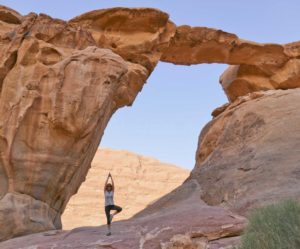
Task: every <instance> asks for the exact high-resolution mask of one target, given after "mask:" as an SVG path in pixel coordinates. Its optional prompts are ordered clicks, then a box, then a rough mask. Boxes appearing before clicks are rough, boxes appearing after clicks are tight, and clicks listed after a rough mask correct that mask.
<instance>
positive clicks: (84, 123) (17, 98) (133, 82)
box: [0, 7, 172, 240]
mask: <svg viewBox="0 0 300 249" xmlns="http://www.w3.org/2000/svg"><path fill="white" fill-rule="evenodd" d="M136 11H137V10H130V9H124V12H125V16H126V13H129V14H130V13H131V12H136ZM140 11H141V12H143V11H144V12H145V13H144V12H143V16H144V17H145V18H146V19H147V17H148V16H149V18H150V19H151V18H152V15H154V16H155V15H157V16H159V18H160V16H162V17H164V18H162V17H161V18H162V20H161V21H158V24H159V25H154V26H153V27H152V29H150V30H149V31H148V30H141V32H142V33H143V34H145V35H147V33H149V32H150V33H151V34H153V33H155V34H156V36H157V39H152V41H148V40H147V41H146V42H147V45H148V46H149V47H151V48H153V49H154V47H156V46H157V47H160V46H164V45H165V43H166V41H165V39H164V38H162V37H167V34H166V33H168V31H167V30H168V29H169V25H170V24H169V23H168V18H167V15H166V14H164V13H162V12H160V11H158V10H153V11H152V10H149V11H147V10H140ZM138 12H139V11H138ZM153 13H154V14H153ZM98 14H99V15H98ZM129 14H128V15H129ZM101 16H102V15H101V13H96V15H95V16H94V17H95V18H96V19H97V22H101V20H102V19H101ZM75 20H77V21H80V20H81V18H80V17H79V18H77V19H75ZM105 20H106V21H108V23H109V24H112V22H111V20H107V15H104V21H105ZM106 21H105V22H106ZM0 22H1V50H0V55H1V62H0V86H1V98H0V151H1V154H0V182H1V188H0V198H1V200H0V221H1V226H5V227H6V229H5V230H3V229H1V232H0V240H4V239H7V238H11V237H14V236H19V235H22V234H26V233H32V232H38V231H43V230H47V229H53V228H60V227H61V222H60V216H61V213H62V212H63V211H64V209H65V207H66V204H67V202H68V200H69V199H70V197H71V196H72V195H73V194H74V193H76V191H77V189H78V188H79V186H80V184H81V183H82V182H83V181H84V179H85V176H86V174H87V171H88V169H89V167H90V163H91V161H92V158H93V156H94V154H95V152H96V150H97V147H98V144H99V142H100V140H101V137H102V134H103V131H104V129H105V127H106V124H107V122H108V121H109V119H110V117H111V115H112V114H113V113H114V112H115V111H116V110H117V108H119V107H122V106H124V105H130V104H132V102H133V100H134V98H135V97H136V95H137V93H138V92H139V91H140V90H141V88H142V86H143V84H144V82H145V80H146V78H147V77H148V76H149V74H150V71H151V70H152V67H150V66H149V67H147V68H146V66H144V64H143V63H141V64H136V63H135V62H134V60H133V59H131V58H127V57H126V56H123V58H122V57H120V56H119V55H117V54H116V53H114V52H113V51H112V50H111V49H105V46H99V45H98V44H99V41H98V40H97V41H95V40H94V38H93V35H92V34H91V33H90V32H89V30H88V29H84V28H83V27H82V26H81V25H80V24H74V22H75V21H71V22H65V21H62V20H58V19H52V18H51V17H49V16H47V15H44V14H41V15H36V14H34V13H31V14H29V15H27V16H24V17H22V16H21V15H19V14H18V13H16V12H15V11H12V10H10V9H8V8H6V7H1V8H0ZM109 24H108V28H109V29H112V27H110V26H109ZM128 25H129V26H130V25H131V23H130V22H129V23H128ZM171 26H172V25H171ZM124 27H125V26H124V23H122V28H124ZM104 31H105V30H104ZM116 31H117V32H119V31H120V30H116ZM129 31H130V30H129ZM137 35H138V34H137ZM109 37H110V35H108V36H107V39H109ZM128 46H131V45H130V42H129V44H128ZM140 47H144V44H143V43H142V44H138V45H137V48H140ZM140 52H141V57H142V58H143V56H142V55H143V52H144V51H140ZM146 52H147V51H146ZM154 57H155V56H154ZM155 58H156V57H155ZM155 58H152V63H153V64H155ZM124 59H125V60H124ZM145 60H146V59H145ZM157 61H158V59H157V60H156V63H157ZM145 65H146V64H145ZM23 213H28V214H26V215H23ZM8 214H9V219H8V218H7V216H8Z"/></svg>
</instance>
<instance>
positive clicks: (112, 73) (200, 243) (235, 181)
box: [0, 6, 300, 249]
mask: <svg viewBox="0 0 300 249" xmlns="http://www.w3.org/2000/svg"><path fill="white" fill-rule="evenodd" d="M0 27H1V29H0V55H1V56H0V58H1V59H0V94H1V95H0V225H1V227H2V228H3V227H5V229H1V230H0V241H1V240H5V239H8V238H12V237H15V236H19V235H24V234H29V233H35V232H39V231H45V230H49V229H59V228H60V227H61V222H60V216H61V214H62V213H63V211H64V209H65V207H66V204H67V203H68V201H69V199H70V198H71V196H72V195H73V194H75V193H76V192H77V190H78V188H79V186H80V184H81V183H82V182H83V181H84V179H85V176H86V174H87V171H88V169H89V167H90V163H91V161H92V158H93V156H94V154H95V153H96V151H97V147H98V144H99V142H100V140H101V137H102V134H103V132H104V129H105V127H106V125H107V123H108V121H109V119H110V117H111V116H112V114H113V113H114V112H115V111H116V110H117V109H118V108H120V107H122V106H124V105H131V104H132V103H133V101H134V99H135V97H136V95H137V94H138V92H139V91H140V90H141V89H142V87H143V84H144V83H145V81H146V79H147V78H148V76H149V75H150V73H151V72H152V71H153V69H154V68H155V65H156V64H157V63H158V61H159V60H161V61H165V62H170V63H174V64H182V65H191V64H198V63H214V62H216V63H227V64H230V65H232V66H230V68H229V69H228V70H226V72H225V73H224V74H223V75H222V76H221V79H220V82H221V84H222V86H223V88H224V91H225V93H226V95H227V96H228V99H229V103H227V104H225V105H224V106H222V107H220V108H218V109H216V110H215V111H214V112H213V116H214V119H213V120H212V122H210V123H209V124H208V125H207V126H206V127H205V128H204V129H203V131H202V133H201V136H200V140H199V148H198V151H197V155H196V160H197V162H196V167H195V169H194V170H193V172H192V175H191V176H190V178H189V179H188V180H187V181H186V182H185V184H183V185H182V186H181V187H179V188H178V189H177V190H176V191H174V192H172V193H171V194H169V195H167V196H166V197H164V198H163V199H161V200H159V201H158V202H156V203H155V204H153V205H150V206H149V207H148V208H147V209H146V210H145V211H143V212H141V213H140V214H139V215H137V216H136V217H135V218H133V219H130V220H128V221H122V222H118V223H116V224H115V229H116V231H117V233H119V235H118V236H117V237H116V239H115V238H109V239H102V238H101V239H99V235H100V234H103V233H104V229H105V228H104V227H100V228H80V229H77V230H74V231H71V232H70V233H66V232H62V233H61V234H58V235H54V236H56V237H54V238H53V237H52V238H51V239H47V238H44V237H43V235H36V236H31V237H27V238H24V239H23V238H20V239H16V240H12V241H10V242H7V243H3V244H2V245H3V246H2V245H1V248H16V246H15V245H24V244H26V243H27V244H28V245H38V244H39V243H40V244H42V245H43V246H44V247H45V248H55V246H57V247H58V248H59V247H60V248H62V247H67V246H69V245H71V247H73V248H76V247H77V248H86V247H89V246H94V245H95V246H98V247H99V248H101V247H105V246H106V247H108V246H110V247H112V248H134V247H136V248H159V247H161V248H168V249H171V248H197V247H198V248H199V247H200V248H201V247H206V246H208V245H209V246H210V247H211V248H220V247H222V246H224V245H226V244H228V243H229V244H230V243H235V242H236V240H238V238H236V237H235V235H238V234H239V233H240V232H241V231H242V229H243V227H244V225H245V222H246V221H245V219H243V218H241V217H239V216H236V215H235V214H234V213H232V212H230V211H228V210H226V209H224V208H222V207H212V206H207V204H210V205H223V206H224V207H230V208H232V210H235V211H238V212H240V213H245V212H247V211H248V210H249V209H251V208H254V207H257V206H260V205H263V204H265V203H269V202H271V201H273V200H278V199H282V198H286V197H292V198H294V199H299V194H298V193H299V184H298V182H299V177H298V175H299V169H298V168H299V167H298V166H297V162H298V161H299V150H298V148H299V143H298V140H299V134H300V133H299V111H298V110H299V104H298V101H297V98H299V89H294V88H299V87H300V83H299V82H300V81H299V71H300V70H299V61H298V60H299V56H300V45H299V44H300V43H299V42H294V43H290V44H284V45H280V44H259V43H254V42H250V41H245V40H242V39H240V38H238V37H237V36H236V35H234V34H229V33H226V32H224V31H220V30H215V29H210V28H206V27H189V26H179V27H176V25H175V24H173V23H172V22H171V21H170V20H169V17H168V15H167V14H166V13H163V12H161V11H160V10H155V9H143V8H142V9H128V8H114V9H108V10H97V11H92V12H89V13H85V14H83V15H81V16H79V17H75V18H73V19H72V20H70V21H62V20H59V19H54V18H51V17H49V16H47V15H45V14H40V15H37V14H34V13H30V14H28V15H26V16H21V15H20V14H18V13H17V12H15V11H13V10H11V9H9V8H6V7H3V6H1V7H0ZM279 89H289V90H286V91H282V90H279ZM291 89H294V90H291ZM200 197H201V198H202V200H201V198H200ZM203 200H204V201H205V202H206V203H204V202H203ZM189 213H194V214H198V215H194V216H190V215H186V214H189ZM119 231H126V234H125V235H124V234H121V233H120V232H119ZM137 231H138V233H137ZM195 231H196V232H195ZM223 237H230V238H223ZM29 239H30V241H29ZM212 240H213V241H212ZM25 242H26V243H25ZM15 243H16V244H15ZM18 243H19V244H18ZM80 243H81V244H80ZM95 243H96V244H95ZM14 246H15V247H14Z"/></svg>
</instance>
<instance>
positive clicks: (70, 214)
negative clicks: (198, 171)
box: [62, 148, 189, 230]
mask: <svg viewBox="0 0 300 249" xmlns="http://www.w3.org/2000/svg"><path fill="white" fill-rule="evenodd" d="M108 172H110V173H111V174H112V175H113V177H114V181H115V185H116V186H115V202H116V204H117V205H119V206H121V207H122V208H123V211H122V212H121V213H120V214H118V215H117V216H116V217H115V218H114V221H117V220H124V219H129V218H131V217H132V216H133V215H134V214H136V213H137V212H139V211H141V210H143V209H144V208H145V207H147V206H148V205H149V204H150V203H152V202H154V201H156V200H157V199H159V198H160V197H162V196H164V195H165V194H167V193H169V192H171V191H172V190H173V189H175V188H176V187H178V186H179V185H181V184H182V183H183V181H184V180H185V179H186V178H187V177H188V175H189V171H188V170H185V169H183V168H180V167H177V166H175V165H172V164H168V163H163V162H161V161H159V160H157V159H154V158H151V157H146V156H142V155H139V154H135V153H133V152H130V151H125V150H113V149H108V148H101V149H98V150H97V152H96V154H95V156H94V159H93V161H92V167H91V169H90V170H89V172H88V174H87V176H86V180H85V182H84V183H83V184H82V185H81V187H80V189H79V191H78V193H77V194H76V195H74V196H73V197H72V198H71V199H70V201H69V203H68V205H67V208H66V210H65V212H64V213H63V215H62V224H63V229H65V230H69V229H73V228H76V227H80V226H99V225H100V224H106V217H105V213H104V196H103V195H104V193H103V184H104V181H105V178H106V176H107V174H108Z"/></svg>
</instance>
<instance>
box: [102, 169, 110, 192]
mask: <svg viewBox="0 0 300 249" xmlns="http://www.w3.org/2000/svg"><path fill="white" fill-rule="evenodd" d="M109 177H111V175H110V173H109V174H108V176H107V178H106V181H105V183H104V189H103V190H104V192H105V189H106V185H107V183H108V180H109Z"/></svg>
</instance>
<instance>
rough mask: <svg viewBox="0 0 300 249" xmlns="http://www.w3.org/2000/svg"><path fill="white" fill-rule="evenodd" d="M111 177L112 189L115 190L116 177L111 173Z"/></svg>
mask: <svg viewBox="0 0 300 249" xmlns="http://www.w3.org/2000/svg"><path fill="white" fill-rule="evenodd" d="M109 175H110V178H111V185H112V191H115V184H114V179H113V178H112V175H111V174H110V173H109Z"/></svg>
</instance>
